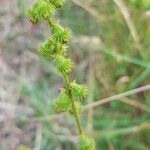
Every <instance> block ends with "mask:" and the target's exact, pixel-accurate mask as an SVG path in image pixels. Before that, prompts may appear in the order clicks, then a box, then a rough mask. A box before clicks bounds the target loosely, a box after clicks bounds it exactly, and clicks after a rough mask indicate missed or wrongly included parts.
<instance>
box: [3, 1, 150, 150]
mask: <svg viewBox="0 0 150 150" xmlns="http://www.w3.org/2000/svg"><path fill="white" fill-rule="evenodd" d="M31 2H32V1H31V0H29V1H26V0H13V1H6V0H1V1H0V36H1V38H0V150H75V149H76V148H75V146H76V144H77V142H78V141H77V139H78V138H77V136H76V128H75V123H74V120H73V118H72V117H70V116H69V115H62V116H61V115H60V116H56V115H54V114H56V112H55V111H54V110H53V108H52V106H51V104H52V101H53V99H55V98H56V97H57V94H58V91H59V89H60V87H62V86H63V82H62V80H61V78H60V76H59V75H58V74H57V71H56V70H55V67H54V66H53V65H52V64H51V63H50V62H46V61H43V60H41V59H40V58H39V57H38V56H37V52H36V49H37V45H38V44H39V43H40V42H41V41H44V40H45V39H46V38H47V37H48V36H49V34H50V31H49V29H48V27H47V23H46V22H45V23H39V24H36V25H32V24H31V23H30V22H29V21H28V20H27V18H26V17H25V12H26V9H27V8H28V7H29V6H30V5H31ZM56 18H57V19H58V20H60V22H61V23H62V24H63V25H64V26H69V27H70V28H71V29H72V31H73V36H72V39H71V41H70V43H69V46H70V48H69V52H68V53H69V55H70V57H71V58H72V59H73V60H74V62H75V71H74V72H73V73H72V75H71V78H72V79H75V78H76V79H77V81H79V82H81V83H85V84H87V85H88V89H89V95H88V96H87V99H86V100H85V101H83V105H86V104H88V103H93V102H95V101H98V100H101V99H103V98H107V97H110V96H113V95H117V94H120V93H121V94H123V93H124V92H126V91H129V90H133V89H135V88H138V87H145V86H146V85H150V1H149V0H86V1H85V0H67V1H66V4H65V6H64V7H63V8H61V9H60V10H59V11H58V12H57V14H56ZM149 89H150V88H149ZM80 117H81V120H82V125H83V126H84V129H85V132H86V133H88V134H89V135H91V136H93V137H94V138H95V141H96V148H97V150H149V149H150V90H143V91H142V92H138V93H136V94H134V93H133V94H132V92H131V94H130V95H129V96H127V97H124V96H123V98H118V99H113V100H112V101H110V102H109V103H105V104H104V105H100V106H97V107H96V108H94V109H93V108H91V109H89V110H86V111H85V112H83V113H82V114H81V116H80Z"/></svg>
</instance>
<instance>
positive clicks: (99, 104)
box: [36, 84, 150, 121]
mask: <svg viewBox="0 0 150 150" xmlns="http://www.w3.org/2000/svg"><path fill="white" fill-rule="evenodd" d="M148 90H150V84H148V85H145V86H142V87H139V88H136V89H133V90H130V91H126V92H124V93H120V94H117V95H114V96H111V97H108V98H104V99H101V100H98V101H96V102H93V103H90V104H88V105H85V106H83V110H88V109H90V108H96V107H98V106H101V105H103V104H106V103H109V102H111V101H114V100H118V99H121V98H124V97H127V96H130V95H133V94H137V93H140V92H144V91H148ZM65 114H66V113H60V114H56V115H50V116H45V117H40V118H36V120H39V121H40V120H48V121H52V120H56V119H58V118H59V117H62V116H63V115H65Z"/></svg>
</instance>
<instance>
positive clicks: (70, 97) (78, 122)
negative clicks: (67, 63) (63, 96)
mask: <svg viewBox="0 0 150 150" xmlns="http://www.w3.org/2000/svg"><path fill="white" fill-rule="evenodd" d="M63 78H64V82H65V85H66V91H67V93H68V96H69V99H70V101H71V106H72V110H73V112H74V117H75V121H76V125H77V127H78V132H79V134H80V135H82V127H81V124H80V120H79V116H78V114H77V111H76V107H75V103H74V100H73V98H72V94H71V91H70V84H69V83H70V82H69V77H68V76H66V75H65V74H63Z"/></svg>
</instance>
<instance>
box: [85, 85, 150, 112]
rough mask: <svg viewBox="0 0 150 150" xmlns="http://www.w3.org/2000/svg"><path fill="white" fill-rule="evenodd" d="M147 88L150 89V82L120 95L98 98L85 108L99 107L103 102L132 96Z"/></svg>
mask: <svg viewBox="0 0 150 150" xmlns="http://www.w3.org/2000/svg"><path fill="white" fill-rule="evenodd" d="M147 90H150V84H148V85H145V86H142V87H139V88H136V89H133V90H130V91H127V92H124V93H121V94H118V95H114V96H111V97H108V98H104V99H102V100H98V101H96V102H93V103H91V104H88V105H86V106H83V109H84V110H87V109H90V108H95V107H98V106H100V105H102V104H105V103H108V102H111V101H113V100H118V99H121V98H123V97H126V96H130V95H133V94H137V93H140V92H143V91H147Z"/></svg>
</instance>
